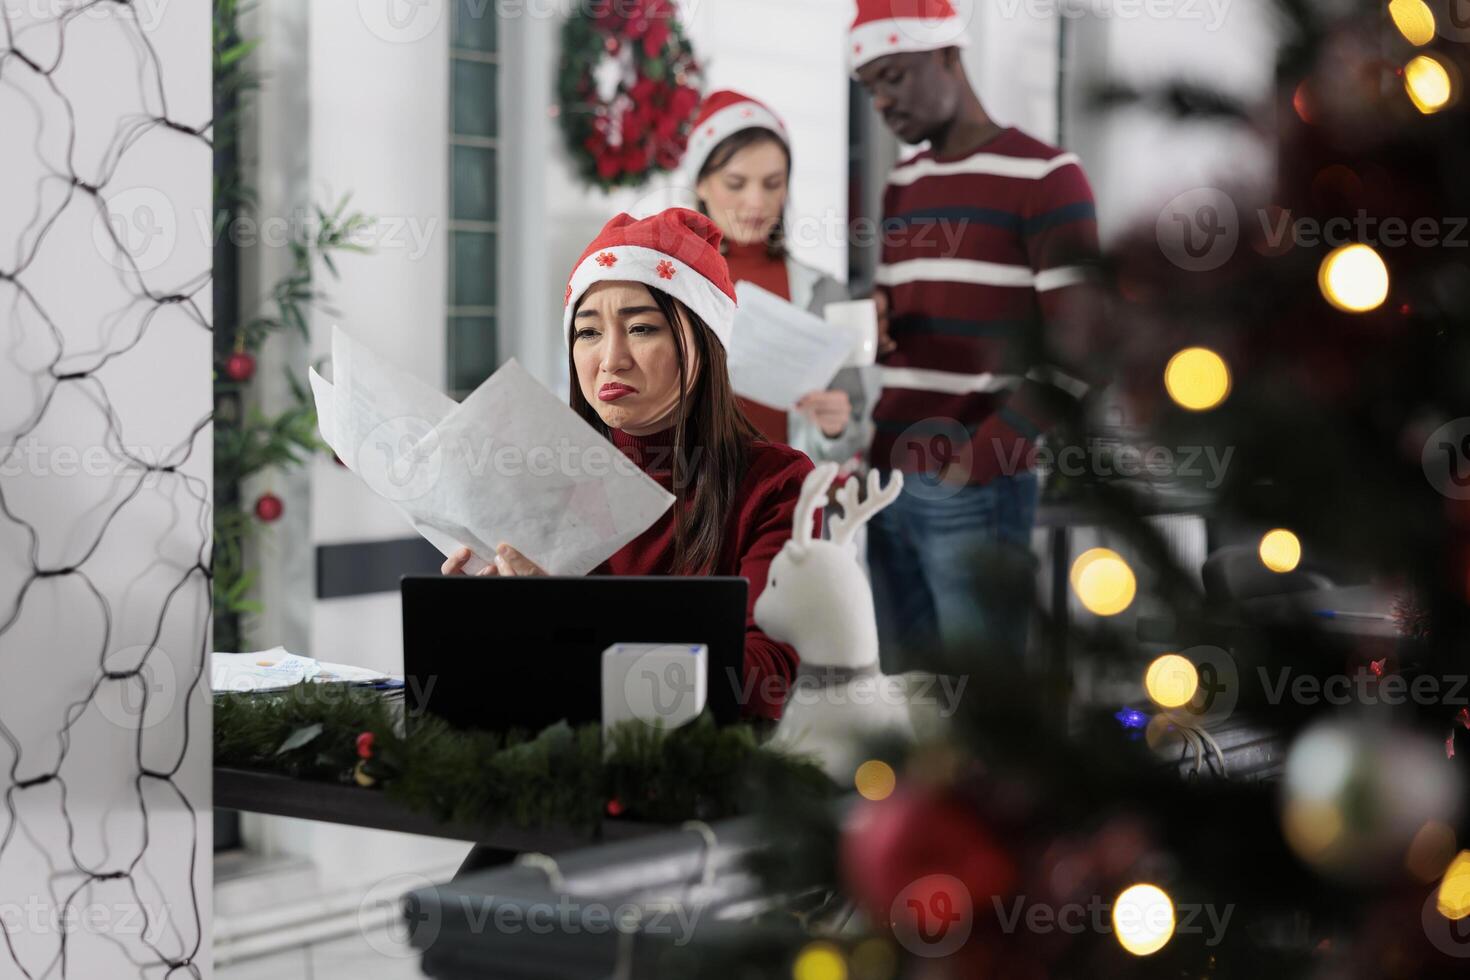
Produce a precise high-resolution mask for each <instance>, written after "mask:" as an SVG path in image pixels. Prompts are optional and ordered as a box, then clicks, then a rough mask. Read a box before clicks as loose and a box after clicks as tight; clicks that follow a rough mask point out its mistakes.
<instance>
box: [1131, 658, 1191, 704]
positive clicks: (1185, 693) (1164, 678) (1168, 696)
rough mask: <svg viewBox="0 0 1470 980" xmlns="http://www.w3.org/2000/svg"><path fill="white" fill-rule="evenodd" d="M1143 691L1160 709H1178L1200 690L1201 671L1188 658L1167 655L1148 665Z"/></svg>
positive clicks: (1144, 676)
mask: <svg viewBox="0 0 1470 980" xmlns="http://www.w3.org/2000/svg"><path fill="white" fill-rule="evenodd" d="M1143 689H1144V690H1145V691H1147V692H1148V696H1149V697H1150V698H1152V699H1153V701H1154V703H1155V704H1157V705H1158V706H1159V707H1161V708H1178V707H1181V706H1183V705H1186V704H1188V703H1189V699H1190V698H1192V697H1194V692H1195V691H1198V690H1199V671H1198V670H1196V669H1195V666H1194V663H1193V662H1192V661H1190V659H1189V658H1188V657H1181V656H1180V655H1179V654H1177V653H1166V654H1164V655H1163V656H1162V657H1159V658H1158V659H1156V660H1155V661H1154V662H1153V663H1151V664H1149V665H1148V670H1147V671H1146V672H1145V673H1144V675H1143Z"/></svg>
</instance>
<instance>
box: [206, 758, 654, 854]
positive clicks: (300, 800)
mask: <svg viewBox="0 0 1470 980" xmlns="http://www.w3.org/2000/svg"><path fill="white" fill-rule="evenodd" d="M214 805H215V806H216V807H221V808H225V809H231V810H245V811H248V812H251V813H268V814H273V815H275V816H281V817H298V818H300V819H303V820H320V821H324V822H326V823H340V824H348V825H350V826H353V827H368V828H371V829H373V830H392V831H397V832H399V833H404V834H419V835H421V836H424V837H443V838H447V839H449V840H462V841H473V842H476V843H481V844H488V845H490V846H492V847H496V848H500V849H503V850H507V851H554V850H563V849H566V848H572V847H585V846H586V845H588V844H594V843H599V842H603V841H614V840H627V839H629V838H633V837H641V836H644V835H646V834H651V833H657V832H659V831H666V830H668V829H669V828H668V827H666V826H663V825H660V824H648V823H636V822H632V821H627V820H604V821H602V823H601V824H600V825H599V826H597V827H595V828H592V829H590V830H585V831H583V830H577V829H574V828H571V827H549V828H533V829H527V830H523V829H521V828H519V827H516V826H515V825H513V824H504V825H498V826H496V825H491V826H480V825H472V824H459V823H446V822H443V821H440V820H436V819H435V818H434V817H433V816H432V815H431V814H427V813H420V812H419V811H417V810H411V809H409V808H408V807H406V806H404V805H403V804H401V803H397V802H395V801H393V800H391V799H389V798H388V796H387V795H386V794H384V793H382V792H379V791H378V790H372V789H363V788H361V787H357V786H343V785H340V784H337V783H325V782H317V781H314V780H305V779H292V778H290V777H289V776H281V775H278V774H276V773H267V772H253V771H251V770H248V769H230V768H226V767H222V766H216V767H215V769H214Z"/></svg>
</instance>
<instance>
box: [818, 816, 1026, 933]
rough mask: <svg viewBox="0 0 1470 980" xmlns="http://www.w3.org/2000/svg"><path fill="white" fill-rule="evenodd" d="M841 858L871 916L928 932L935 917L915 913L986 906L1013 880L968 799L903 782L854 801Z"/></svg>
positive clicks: (1012, 870)
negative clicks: (878, 796)
mask: <svg viewBox="0 0 1470 980" xmlns="http://www.w3.org/2000/svg"><path fill="white" fill-rule="evenodd" d="M841 865H842V873H843V876H844V878H845V879H846V880H847V883H848V886H849V887H850V888H851V890H852V894H853V896H854V897H855V898H856V899H857V901H858V902H859V904H861V905H862V906H863V907H864V908H865V909H866V910H867V912H868V915H869V916H870V917H871V918H872V919H873V921H874V922H886V923H889V924H891V925H902V926H906V927H907V928H909V929H916V928H920V927H924V928H925V931H926V932H932V929H930V928H929V927H931V926H933V925H934V923H933V922H927V923H921V922H919V921H918V919H919V918H920V917H923V916H926V915H927V916H929V917H930V918H931V919H932V918H933V917H935V916H939V917H946V916H948V917H954V916H965V917H968V916H971V915H974V914H976V913H981V912H984V911H985V910H986V909H990V908H993V903H992V901H991V896H995V895H1000V896H1004V895H1007V894H1009V893H1010V891H1011V890H1012V889H1013V888H1014V887H1015V883H1016V867H1015V863H1014V862H1013V861H1012V859H1011V857H1010V856H1009V855H1008V854H1007V853H1006V852H1005V850H1004V848H1002V847H1001V846H1000V844H999V843H998V842H997V841H996V840H995V838H994V837H993V836H992V835H991V833H990V831H989V830H988V829H986V827H985V825H984V823H983V822H982V821H981V819H980V816H979V814H977V813H976V812H975V811H974V809H973V808H972V807H970V806H969V805H968V804H966V803H964V802H962V801H961V800H958V799H955V798H953V797H950V796H946V795H940V794H938V793H931V792H924V791H916V790H913V789H911V788H906V787H900V788H899V789H898V790H896V791H895V792H894V793H893V794H891V795H890V796H888V797H887V798H886V799H883V800H880V801H877V802H871V803H864V804H863V805H862V806H861V807H859V809H858V810H857V811H856V813H855V814H854V816H853V818H852V819H851V820H850V821H849V823H848V824H847V826H846V827H844V828H843V835H842V845H841ZM955 881H958V883H959V885H960V887H956V886H955ZM921 893H922V894H921ZM901 895H902V896H903V899H904V901H903V902H898V899H899V897H900V896H901ZM910 920H912V921H910Z"/></svg>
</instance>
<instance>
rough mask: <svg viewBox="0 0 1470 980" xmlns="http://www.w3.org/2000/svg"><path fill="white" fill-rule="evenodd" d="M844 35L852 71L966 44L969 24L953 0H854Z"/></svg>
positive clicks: (968, 38) (968, 41)
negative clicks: (853, 11) (849, 25)
mask: <svg viewBox="0 0 1470 980" xmlns="http://www.w3.org/2000/svg"><path fill="white" fill-rule="evenodd" d="M857 8H858V9H857V19H856V20H855V21H853V23H852V29H851V31H850V32H849V34H848V48H847V56H848V61H849V63H850V64H851V65H852V70H853V71H854V72H856V71H857V70H858V69H859V68H861V67H862V66H863V65H866V64H867V63H868V62H870V61H875V60H877V59H878V58H882V57H885V56H887V55H890V54H900V53H903V52H909V51H941V50H943V49H944V48H963V47H965V46H967V45H968V44H969V43H970V36H969V33H968V27H969V25H968V24H967V23H966V20H965V18H963V17H961V16H960V15H959V13H958V12H957V11H956V10H955V7H954V0H857Z"/></svg>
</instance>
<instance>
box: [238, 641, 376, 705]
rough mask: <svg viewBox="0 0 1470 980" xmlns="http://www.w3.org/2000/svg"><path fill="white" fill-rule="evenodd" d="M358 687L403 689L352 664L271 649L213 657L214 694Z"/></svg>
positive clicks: (371, 671) (282, 649)
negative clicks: (310, 686) (308, 685)
mask: <svg viewBox="0 0 1470 980" xmlns="http://www.w3.org/2000/svg"><path fill="white" fill-rule="evenodd" d="M306 683H312V684H357V685H365V686H368V687H376V688H380V689H390V688H401V687H402V686H403V681H402V680H401V679H398V678H393V677H389V676H388V675H387V674H384V673H381V672H379V671H375V670H367V669H365V668H362V667H354V666H352V665H351V664H334V663H327V662H326V661H320V660H313V659H312V658H311V657H302V656H298V655H297V654H294V653H290V652H289V651H287V650H286V648H285V647H272V648H271V649H269V650H260V651H257V652H255V653H218V652H216V653H214V654H211V655H210V661H209V686H210V689H211V690H213V691H214V693H215V694H249V693H266V692H270V691H284V690H286V689H287V688H289V687H292V686H294V685H296V684H306Z"/></svg>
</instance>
